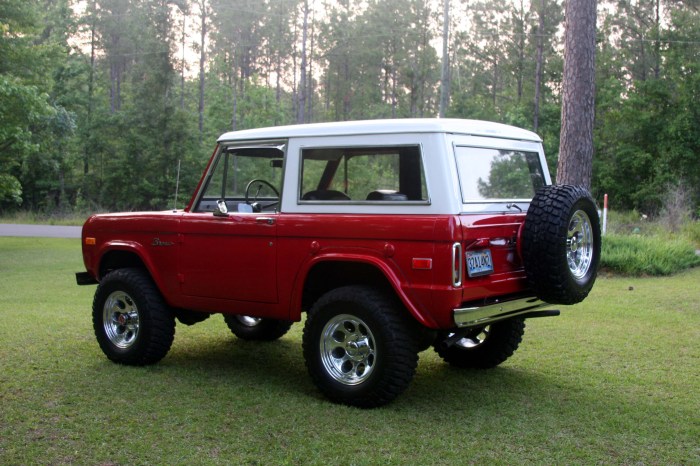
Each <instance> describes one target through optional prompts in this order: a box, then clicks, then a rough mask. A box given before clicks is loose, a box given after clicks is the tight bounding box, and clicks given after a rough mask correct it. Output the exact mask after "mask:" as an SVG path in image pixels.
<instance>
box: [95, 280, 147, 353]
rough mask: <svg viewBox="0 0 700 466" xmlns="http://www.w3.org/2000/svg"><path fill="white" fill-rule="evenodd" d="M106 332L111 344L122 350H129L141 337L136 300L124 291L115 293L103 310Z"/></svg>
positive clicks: (111, 295) (109, 297)
mask: <svg viewBox="0 0 700 466" xmlns="http://www.w3.org/2000/svg"><path fill="white" fill-rule="evenodd" d="M102 322H103V325H104V331H105V334H106V336H107V338H108V339H109V341H110V343H112V344H113V345H114V346H116V347H117V348H120V349H126V348H129V347H130V346H131V345H133V344H134V342H135V341H136V339H137V338H138V335H139V310H138V308H137V307H136V304H135V303H134V300H133V299H132V298H131V296H129V295H128V294H127V293H125V292H123V291H114V292H113V293H111V294H110V295H109V296H108V297H107V299H106V300H105V304H104V307H103V308H102Z"/></svg>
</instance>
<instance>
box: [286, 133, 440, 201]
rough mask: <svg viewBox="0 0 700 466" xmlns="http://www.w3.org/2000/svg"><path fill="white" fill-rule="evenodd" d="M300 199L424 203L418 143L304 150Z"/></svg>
mask: <svg viewBox="0 0 700 466" xmlns="http://www.w3.org/2000/svg"><path fill="white" fill-rule="evenodd" d="M299 199H300V200H301V201H309V202H350V203H356V202H365V201H366V202H411V201H414V202H415V201H419V202H421V201H422V202H425V201H427V200H428V196H427V189H426V184H425V176H424V173H423V164H422V161H421V153H420V147H419V146H400V147H348V148H314V149H311V148H310V149H303V150H302V173H301V184H300V192H299Z"/></svg>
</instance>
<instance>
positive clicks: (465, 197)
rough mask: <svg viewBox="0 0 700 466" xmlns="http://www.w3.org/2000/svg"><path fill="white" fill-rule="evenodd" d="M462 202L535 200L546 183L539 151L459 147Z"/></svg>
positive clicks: (457, 156)
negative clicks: (536, 193)
mask: <svg viewBox="0 0 700 466" xmlns="http://www.w3.org/2000/svg"><path fill="white" fill-rule="evenodd" d="M455 157H456V160H457V172H458V174H459V183H460V186H461V190H462V202H464V203H465V204H466V203H470V202H483V201H486V200H528V201H529V200H531V199H532V198H533V197H534V195H535V192H536V191H537V189H539V188H540V187H541V186H544V183H545V181H544V174H543V172H542V165H541V164H540V157H539V154H538V153H537V152H525V151H517V150H506V149H490V148H482V147H467V146H457V147H456V148H455Z"/></svg>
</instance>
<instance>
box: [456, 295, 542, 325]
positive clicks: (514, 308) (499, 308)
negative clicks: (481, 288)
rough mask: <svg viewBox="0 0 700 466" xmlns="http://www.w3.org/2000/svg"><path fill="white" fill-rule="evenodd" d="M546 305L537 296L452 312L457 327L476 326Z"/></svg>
mask: <svg viewBox="0 0 700 466" xmlns="http://www.w3.org/2000/svg"><path fill="white" fill-rule="evenodd" d="M546 305H547V303H545V302H544V301H541V300H540V299H538V298H536V297H529V298H520V299H514V300H511V301H504V302H501V303H495V304H488V305H486V306H474V307H465V308H458V309H455V310H453V311H452V313H453V316H454V321H455V324H456V325H457V327H475V326H478V325H486V324H490V323H492V322H496V321H499V320H503V319H507V318H509V317H515V316H517V315H520V314H525V313H528V312H530V311H532V310H534V309H538V308H540V307H542V306H546Z"/></svg>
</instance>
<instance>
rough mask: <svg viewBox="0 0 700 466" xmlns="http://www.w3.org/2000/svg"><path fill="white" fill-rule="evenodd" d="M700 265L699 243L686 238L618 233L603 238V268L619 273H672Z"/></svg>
mask: <svg viewBox="0 0 700 466" xmlns="http://www.w3.org/2000/svg"><path fill="white" fill-rule="evenodd" d="M697 265H700V256H698V255H696V254H695V246H694V244H693V243H692V242H689V241H688V240H686V239H683V238H676V239H669V238H667V237H663V236H640V235H626V236H620V235H614V234H609V235H606V236H604V237H603V251H602V255H601V267H602V268H603V269H604V270H608V271H611V272H613V273H615V274H621V275H631V276H643V275H652V276H655V275H670V274H674V273H678V272H680V271H682V270H685V269H687V268H689V267H694V266H697Z"/></svg>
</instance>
